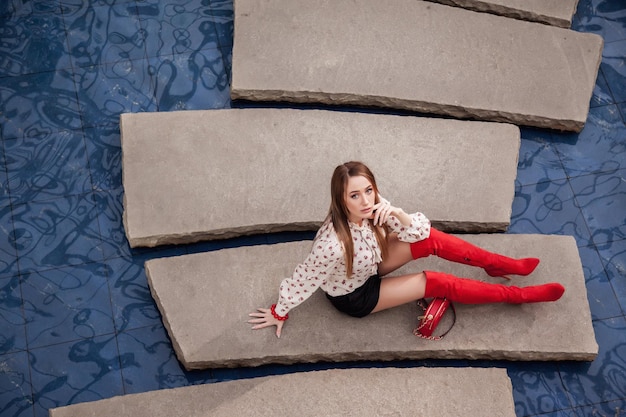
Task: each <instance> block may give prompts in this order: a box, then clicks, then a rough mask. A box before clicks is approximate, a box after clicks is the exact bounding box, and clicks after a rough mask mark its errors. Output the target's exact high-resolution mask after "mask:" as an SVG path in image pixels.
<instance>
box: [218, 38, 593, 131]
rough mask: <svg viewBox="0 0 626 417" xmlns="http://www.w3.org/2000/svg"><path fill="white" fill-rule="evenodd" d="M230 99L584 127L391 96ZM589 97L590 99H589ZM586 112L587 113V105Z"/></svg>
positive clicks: (235, 94) (246, 93) (271, 94)
mask: <svg viewBox="0 0 626 417" xmlns="http://www.w3.org/2000/svg"><path fill="white" fill-rule="evenodd" d="M601 58H602V48H600V51H599V57H598V59H597V64H596V72H597V70H598V68H600V62H601ZM592 92H593V90H592ZM230 97H231V99H232V100H249V101H269V102H275V101H280V102H290V103H298V104H317V103H321V104H327V105H348V106H363V107H376V108H392V109H399V110H409V111H415V112H419V113H427V114H438V115H442V116H451V117H454V118H456V119H461V120H476V121H487V122H502V123H512V124H515V125H518V126H530V127H537V128H545V129H552V130H557V131H567V132H575V133H578V132H580V131H581V130H582V129H583V127H584V126H585V122H586V119H585V120H560V119H551V118H547V117H542V116H531V115H523V114H516V113H509V112H501V111H496V110H484V109H475V108H466V107H462V106H454V105H450V104H438V103H428V102H425V101H416V100H405V99H399V98H395V97H382V96H370V95H356V94H349V93H325V92H321V91H279V90H253V89H241V88H236V87H235V86H234V85H233V84H231V89H230ZM589 98H590V99H591V96H590V97H589ZM586 112H587V113H588V112H589V103H587V110H586Z"/></svg>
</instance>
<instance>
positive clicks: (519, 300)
mask: <svg viewBox="0 0 626 417" xmlns="http://www.w3.org/2000/svg"><path fill="white" fill-rule="evenodd" d="M424 273H425V274H426V292H425V294H424V297H426V298H431V297H446V298H447V299H449V300H450V301H456V302H459V303H463V304H489V303H510V304H523V303H540V302H544V301H556V300H558V299H559V298H561V296H562V295H563V293H564V292H565V288H564V287H563V286H562V285H561V284H558V283H554V282H553V283H549V284H543V285H533V286H529V287H522V288H520V287H513V286H511V287H507V286H506V285H502V284H490V283H487V282H482V281H476V280H473V279H469V278H458V277H455V276H454V275H450V274H444V273H441V272H432V271H424Z"/></svg>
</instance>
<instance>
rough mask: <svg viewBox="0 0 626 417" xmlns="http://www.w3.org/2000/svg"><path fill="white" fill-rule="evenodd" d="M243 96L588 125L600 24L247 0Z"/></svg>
mask: <svg viewBox="0 0 626 417" xmlns="http://www.w3.org/2000/svg"><path fill="white" fill-rule="evenodd" d="M234 33H235V37H234V44H233V57H232V82H231V97H232V98H233V99H246V100H255V101H267V100H269V101H289V102H297V103H325V104H334V105H362V106H379V107H387V108H397V109H409V110H414V111H419V112H425V113H436V114H443V115H449V116H453V117H456V118H472V119H480V120H494V121H506V122H512V123H515V124H519V125H527V126H535V127H543V128H551V129H558V130H568V131H580V130H581V129H582V127H583V125H584V123H585V120H586V119H587V113H588V110H589V100H590V99H591V95H592V92H593V88H594V85H595V80H596V76H597V73H598V67H599V64H600V60H601V58H602V44H603V41H602V38H601V37H600V36H598V35H596V34H590V33H579V32H575V31H572V30H568V29H563V28H558V27H554V26H549V25H544V24H541V23H533V22H526V21H521V20H515V19H509V18H506V17H502V16H495V15H492V14H488V13H476V12H472V11H469V10H465V9H462V8H458V7H449V6H445V5H441V4H437V3H432V2H424V1H414V0H396V1H394V2H393V6H390V4H389V2H383V1H379V0H364V1H361V2H360V3H359V7H358V8H357V9H355V7H354V5H353V4H352V3H350V2H334V3H333V4H332V7H330V6H327V7H321V6H320V2H316V1H309V0H267V1H264V2H259V1H257V0H235V32H234Z"/></svg>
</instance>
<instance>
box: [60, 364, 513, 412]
mask: <svg viewBox="0 0 626 417" xmlns="http://www.w3.org/2000/svg"><path fill="white" fill-rule="evenodd" d="M478 381H480V383H477V382H478ZM418 414H419V415H425V416H426V415H431V416H461V415H468V416H476V417H492V416H502V417H515V404H514V402H513V388H512V385H511V380H510V379H509V377H508V376H507V374H506V370H505V369H498V368H492V369H480V368H406V369H400V368H370V369H332V370H325V371H312V372H300V373H295V374H288V375H278V376H270V377H262V378H253V379H244V380H235V381H228V382H219V383H215V384H204V385H193V386H188V387H182V388H173V389H164V390H157V391H151V392H144V393H140V394H131V395H125V396H118V397H113V398H109V399H105V400H100V401H94V402H88V403H81V404H75V405H69V406H65V407H59V408H53V409H51V410H50V417H85V416H98V417H120V416H133V417H171V416H180V417H205V416H211V417H220V416H223V417H232V416H237V417H246V416H250V417H259V416H262V417H264V416H268V417H269V416H295V415H297V416H300V417H308V416H310V417H318V416H360V417H368V416H371V417H378V416H391V415H394V416H410V415H418Z"/></svg>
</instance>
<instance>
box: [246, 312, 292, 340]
mask: <svg viewBox="0 0 626 417" xmlns="http://www.w3.org/2000/svg"><path fill="white" fill-rule="evenodd" d="M257 310H258V311H256V312H254V313H250V314H248V315H249V316H250V317H256V318H254V319H250V320H248V323H251V324H254V326H252V330H257V329H263V328H265V327H271V326H276V337H280V333H281V332H282V330H283V324H285V321H284V320H278V319H277V318H275V317H274V316H273V315H272V311H271V309H269V308H258V309H257Z"/></svg>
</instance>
